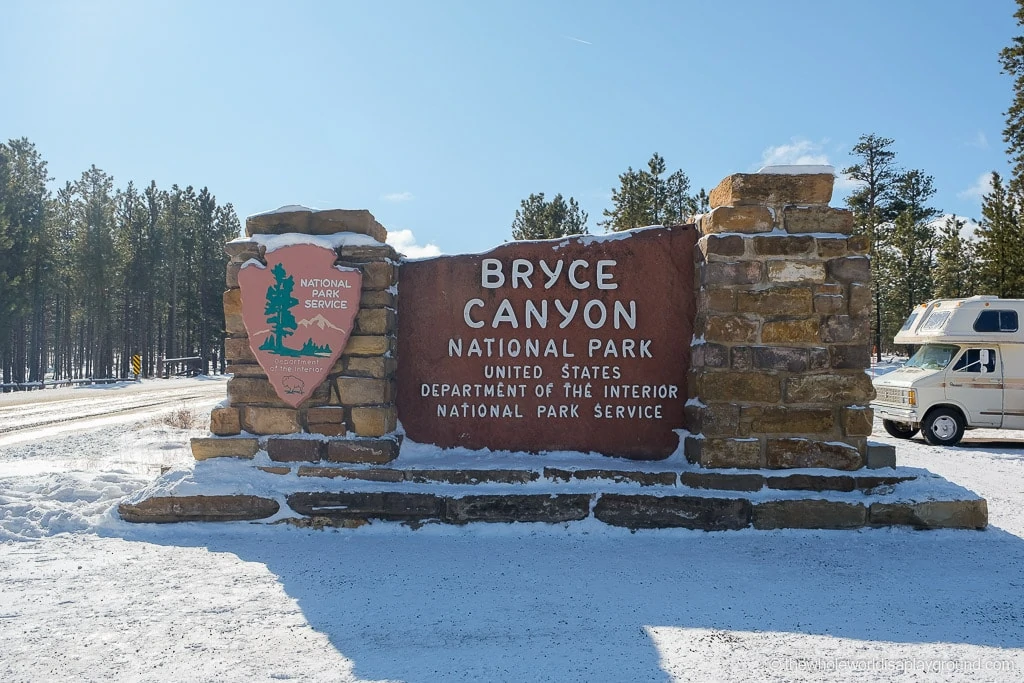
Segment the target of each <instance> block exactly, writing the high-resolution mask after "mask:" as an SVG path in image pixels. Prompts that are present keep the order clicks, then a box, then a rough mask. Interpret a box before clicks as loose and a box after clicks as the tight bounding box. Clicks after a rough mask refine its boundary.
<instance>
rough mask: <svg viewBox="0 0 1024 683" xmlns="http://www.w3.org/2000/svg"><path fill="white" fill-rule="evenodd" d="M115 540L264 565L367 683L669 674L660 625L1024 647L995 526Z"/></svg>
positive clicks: (185, 528)
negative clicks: (659, 643) (657, 637)
mask: <svg viewBox="0 0 1024 683" xmlns="http://www.w3.org/2000/svg"><path fill="white" fill-rule="evenodd" d="M117 531H118V532H121V534H120V535H123V536H124V537H125V538H127V539H129V540H140V541H148V542H153V543H160V544H167V545H185V546H198V547H206V548H208V549H209V550H211V551H214V552H226V553H232V554H234V555H237V556H238V557H239V558H240V559H242V560H244V561H248V562H259V563H262V564H264V565H266V566H267V567H268V569H269V570H270V571H271V572H273V573H274V574H275V575H276V576H277V577H278V578H279V580H280V582H281V584H282V585H283V587H284V590H285V591H286V592H287V593H288V594H289V595H290V596H291V597H293V598H294V599H295V600H296V601H297V602H298V604H299V606H300V607H301V609H302V610H303V612H304V614H305V616H306V618H307V619H308V621H309V623H310V624H311V625H312V626H313V627H314V628H316V629H317V630H319V631H321V632H323V633H324V634H326V635H327V636H328V637H329V638H330V640H331V642H332V643H333V644H334V646H335V647H336V648H337V649H338V650H339V652H341V653H342V654H343V655H344V656H346V657H348V658H350V659H351V660H352V661H353V662H354V664H355V667H356V668H355V671H356V673H357V674H358V675H359V676H361V677H365V678H369V679H381V678H388V679H403V680H408V681H434V680H474V679H476V680H480V679H484V680H486V679H495V678H500V679H503V680H529V679H530V678H531V677H536V675H537V673H538V671H542V672H545V673H546V674H548V675H550V677H551V678H553V679H556V680H567V679H577V680H595V679H601V680H665V679H666V678H667V674H666V672H665V671H663V670H662V668H661V666H660V665H659V652H658V649H657V648H656V646H655V644H654V643H653V642H652V640H651V638H650V637H649V635H648V631H647V627H681V628H699V629H721V630H728V631H747V632H766V631H767V632H785V633H797V634H811V635H828V636H832V637H838V638H848V639H860V640H866V641H883V642H884V641H888V642H895V643H965V644H973V645H980V646H989V647H1001V648H1018V647H1022V646H1024V603H1021V601H1020V599H1019V597H1020V592H1021V586H1022V585H1024V540H1022V539H1021V538H1018V537H1017V536H1014V535H1012V534H1010V533H1007V532H1005V531H1002V530H1000V529H996V528H990V529H989V530H988V531H985V532H971V531H933V532H920V531H912V530H909V529H874V530H865V531H859V532H858V531H780V532H757V531H752V530H748V531H740V532H718V533H704V532H689V531H647V532H638V533H636V534H630V533H628V532H625V531H621V530H617V529H606V528H604V527H598V526H597V525H595V526H593V527H591V526H585V525H577V526H572V527H570V528H569V529H564V528H561V527H554V528H551V527H545V528H537V527H533V526H527V525H518V526H510V525H498V526H497V527H486V526H476V527H471V528H468V529H467V528H462V529H460V528H454V529H453V528H437V527H427V528H424V529H421V530H418V531H412V530H408V529H405V528H404V527H398V526H396V525H374V528H370V529H359V530H355V531H323V532H316V531H309V530H298V529H292V528H283V527H266V526H258V525H248V524H244V523H234V524H216V525H202V524H184V525H176V526H156V525H140V526H132V525H127V524H122V525H119V526H118V527H117ZM115 533H116V532H115Z"/></svg>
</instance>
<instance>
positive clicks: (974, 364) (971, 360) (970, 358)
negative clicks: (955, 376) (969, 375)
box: [953, 349, 996, 373]
mask: <svg viewBox="0 0 1024 683" xmlns="http://www.w3.org/2000/svg"><path fill="white" fill-rule="evenodd" d="M953 370H954V372H979V373H989V372H995V371H996V351H995V349H967V350H966V351H964V353H963V355H962V356H960V357H959V358H958V359H957V361H956V364H955V365H954V366H953Z"/></svg>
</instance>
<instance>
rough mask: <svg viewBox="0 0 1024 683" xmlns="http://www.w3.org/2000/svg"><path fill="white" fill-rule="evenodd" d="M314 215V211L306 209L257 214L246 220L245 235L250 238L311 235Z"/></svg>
mask: <svg viewBox="0 0 1024 683" xmlns="http://www.w3.org/2000/svg"><path fill="white" fill-rule="evenodd" d="M282 208H284V207H282ZM312 215H313V210H312V209H307V208H305V207H301V208H298V209H296V210H293V211H280V210H278V211H273V212H268V213H261V214H256V215H255V216H249V217H247V218H246V219H245V234H246V235H248V236H250V237H252V236H253V235H281V234H283V233H286V232H298V233H302V234H309V225H310V217H311V216H312Z"/></svg>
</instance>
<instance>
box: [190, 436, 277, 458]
mask: <svg viewBox="0 0 1024 683" xmlns="http://www.w3.org/2000/svg"><path fill="white" fill-rule="evenodd" d="M191 446H192V457H193V458H195V459H196V460H208V459H210V458H251V457H253V456H254V455H256V451H258V450H259V449H260V445H259V442H258V441H257V440H256V439H252V438H239V439H230V438H229V439H217V438H210V437H203V438H194V439H192V440H191Z"/></svg>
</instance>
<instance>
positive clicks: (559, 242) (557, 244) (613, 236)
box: [402, 225, 665, 263]
mask: <svg viewBox="0 0 1024 683" xmlns="http://www.w3.org/2000/svg"><path fill="white" fill-rule="evenodd" d="M663 228H665V226H664V225H645V226H644V227H642V228H632V229H630V230H622V231H621V232H609V233H605V234H602V235H567V236H565V237H552V238H551V239H546V240H515V241H513V242H505V243H503V244H499V245H497V246H494V247H491V248H490V249H487V250H485V251H478V252H469V253H460V254H438V255H437V256H421V257H416V258H410V257H408V256H403V257H402V261H403V262H406V263H409V262H413V261H432V260H434V259H439V258H452V257H456V256H486V255H487V254H490V253H491V252H493V251H496V250H498V249H501V248H502V247H506V246H508V245H510V244H550V245H551V249H552V250H554V251H558V250H559V249H564V248H565V247H567V246H569V244H571V243H572V242H574V241H575V242H578V243H579V244H594V243H596V242H610V241H612V240H625V239H629V238H630V237H633V235H635V234H636V233H638V232H640V231H643V230H658V229H663Z"/></svg>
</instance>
